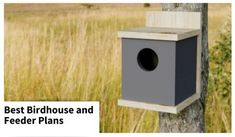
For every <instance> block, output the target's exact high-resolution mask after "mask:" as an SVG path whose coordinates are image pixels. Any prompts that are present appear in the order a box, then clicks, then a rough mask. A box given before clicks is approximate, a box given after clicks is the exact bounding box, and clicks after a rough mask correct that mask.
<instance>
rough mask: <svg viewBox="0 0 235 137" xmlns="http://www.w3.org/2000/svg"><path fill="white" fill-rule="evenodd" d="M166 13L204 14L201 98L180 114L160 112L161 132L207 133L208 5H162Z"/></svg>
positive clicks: (202, 19) (202, 18)
mask: <svg viewBox="0 0 235 137" xmlns="http://www.w3.org/2000/svg"><path fill="white" fill-rule="evenodd" d="M162 10H164V11H200V12H201V13H202V17H201V21H202V23H201V25H202V38H201V42H202V44H201V46H202V58H201V61H202V64H201V97H200V99H199V100H197V101H195V102H194V103H193V104H192V105H190V106H188V107H187V108H185V109H184V110H183V111H182V112H180V113H179V114H177V115H175V114H169V113H162V112H159V130H160V131H159V132H205V124H204V114H205V97H206V93H207V83H208V68H209V64H208V35H207V34H208V33H207V32H208V21H207V19H208V16H207V13H208V4H162Z"/></svg>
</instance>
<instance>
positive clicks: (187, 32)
mask: <svg viewBox="0 0 235 137" xmlns="http://www.w3.org/2000/svg"><path fill="white" fill-rule="evenodd" d="M199 34H200V29H179V28H159V27H142V28H134V29H129V30H123V31H119V32H118V37H120V38H134V39H151V40H170V41H179V40H182V39H186V38H190V37H193V36H196V35H199Z"/></svg>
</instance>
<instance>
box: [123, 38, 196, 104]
mask: <svg viewBox="0 0 235 137" xmlns="http://www.w3.org/2000/svg"><path fill="white" fill-rule="evenodd" d="M196 42H197V38H196V37H192V38H188V39H184V40H180V41H165V40H164V41H163V40H148V39H128V38H123V39H122V66H123V67H122V74H123V75H122V81H123V82H122V98H123V99H126V100H134V101H141V102H147V103H155V104H162V105H170V106H174V105H177V104H178V103H180V102H182V101H183V100H185V99H186V98H188V97H190V96H191V95H193V94H194V93H195V91H196V89H195V88H196Z"/></svg>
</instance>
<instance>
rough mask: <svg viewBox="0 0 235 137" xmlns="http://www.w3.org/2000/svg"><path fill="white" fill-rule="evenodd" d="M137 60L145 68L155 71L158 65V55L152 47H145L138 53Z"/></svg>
mask: <svg viewBox="0 0 235 137" xmlns="http://www.w3.org/2000/svg"><path fill="white" fill-rule="evenodd" d="M137 62H138V64H139V66H140V68H142V69H143V70H145V71H153V70H154V69H155V68H156V67H157V65H158V56H157V54H156V53H155V51H153V50H152V49H149V48H145V49H142V50H140V52H139V53H138V56H137Z"/></svg>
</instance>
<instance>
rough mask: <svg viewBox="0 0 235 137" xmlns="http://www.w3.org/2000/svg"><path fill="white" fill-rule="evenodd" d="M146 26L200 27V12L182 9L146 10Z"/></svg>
mask: <svg viewBox="0 0 235 137" xmlns="http://www.w3.org/2000/svg"><path fill="white" fill-rule="evenodd" d="M146 26H147V27H166V28H191V29H200V27H201V13H200V12H183V11H148V12H146Z"/></svg>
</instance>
